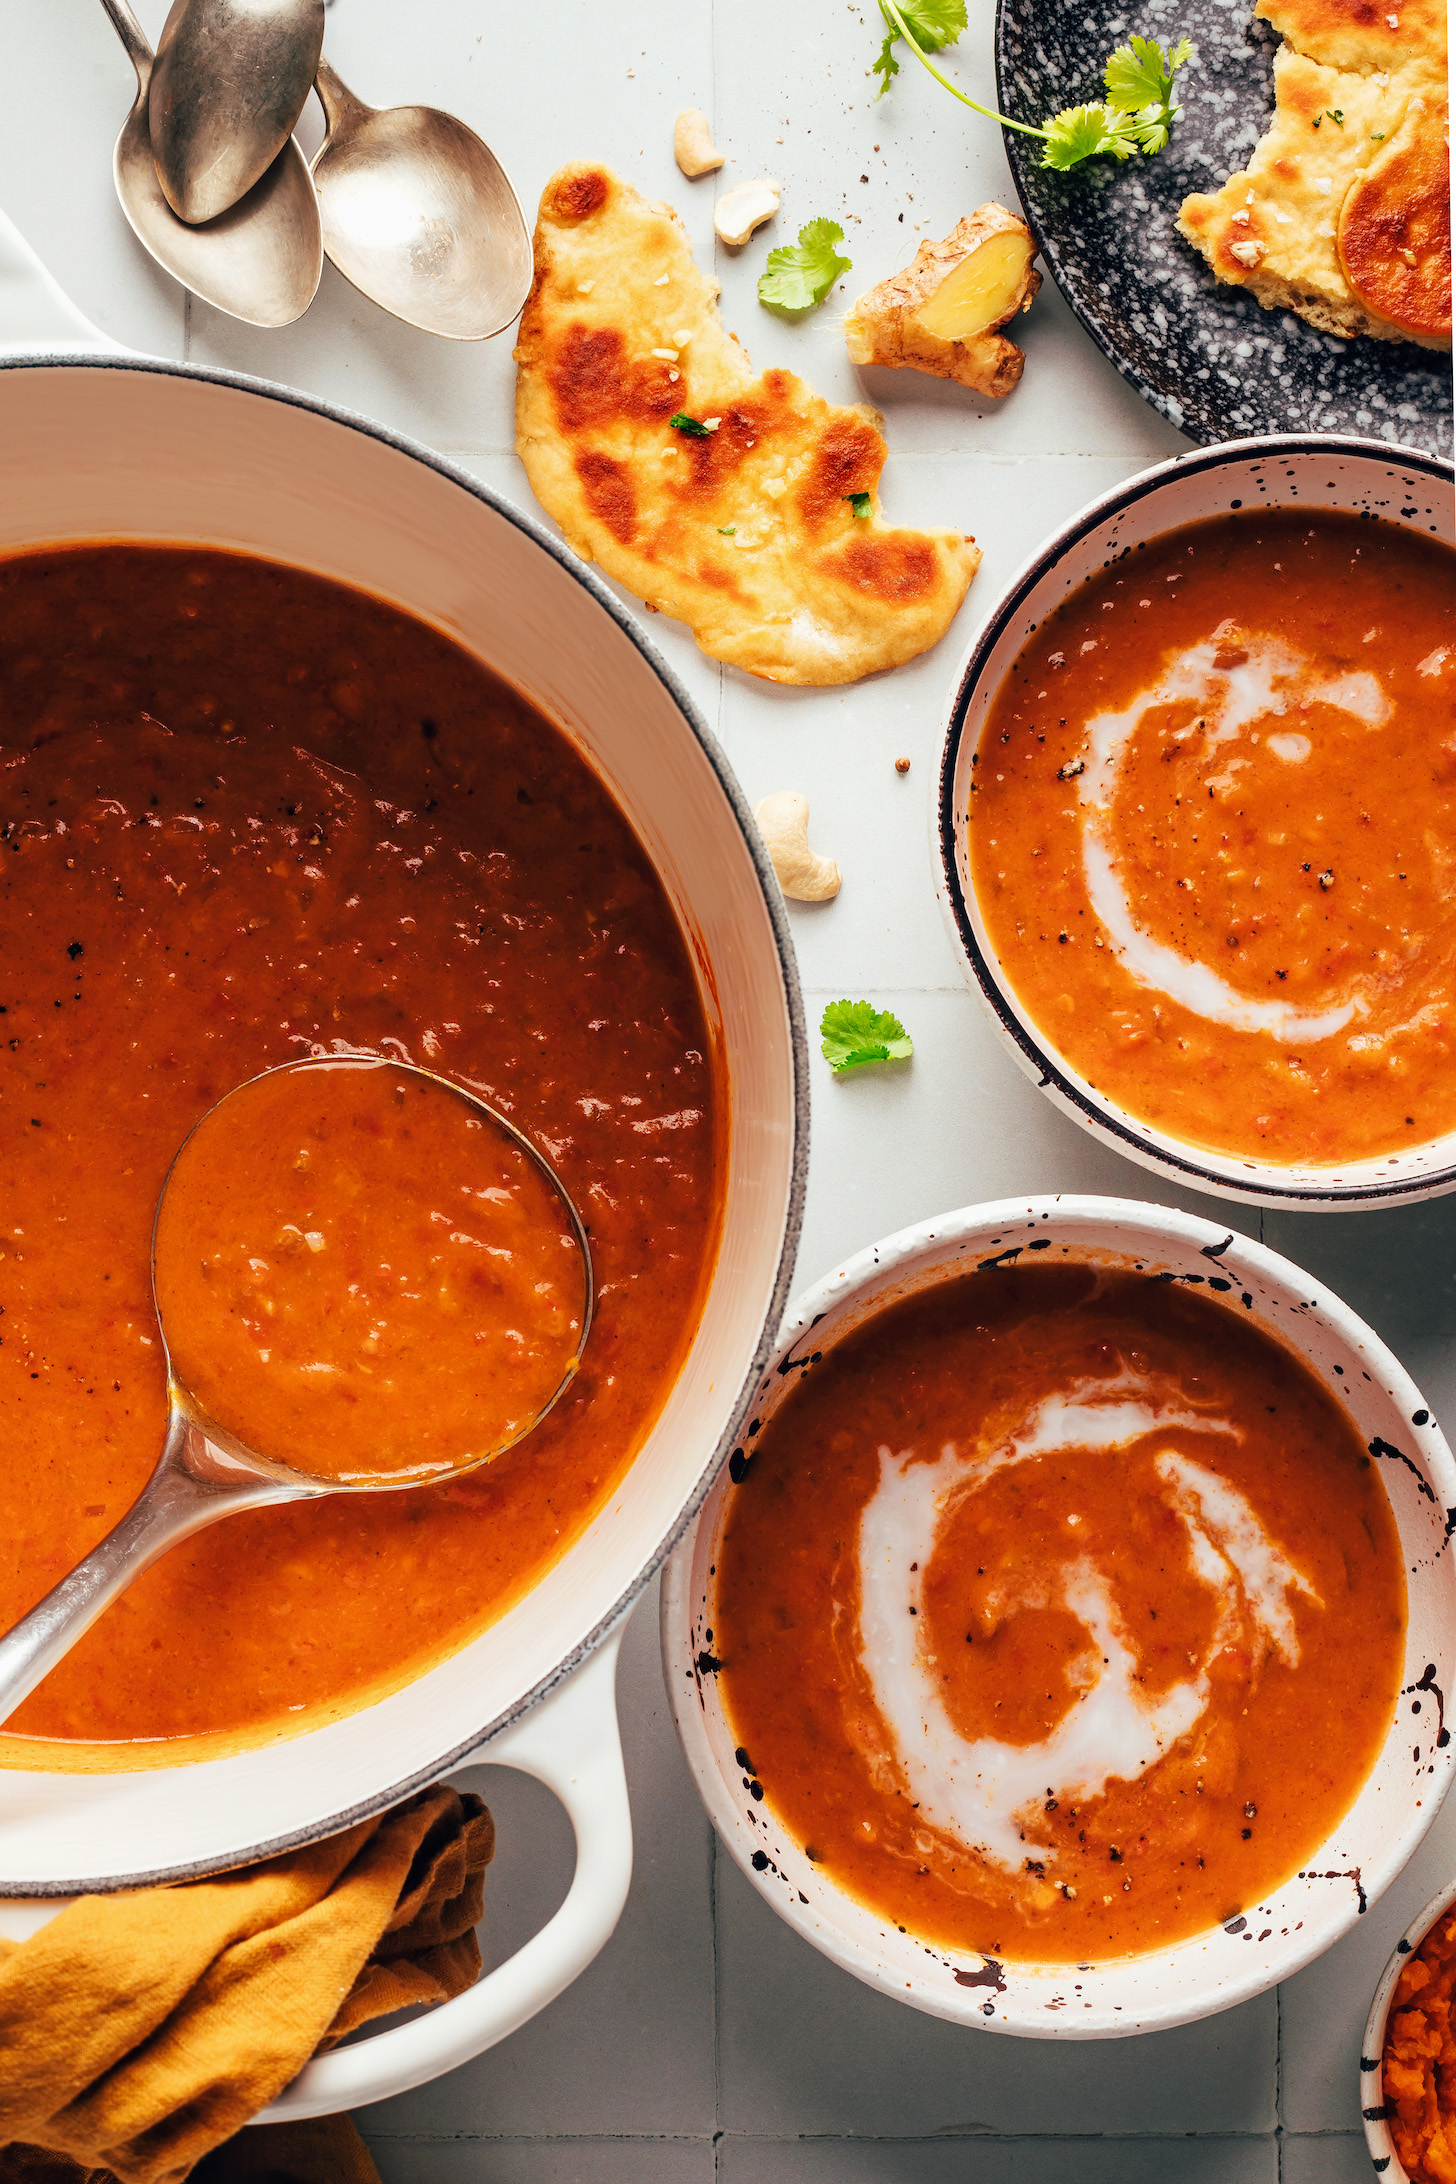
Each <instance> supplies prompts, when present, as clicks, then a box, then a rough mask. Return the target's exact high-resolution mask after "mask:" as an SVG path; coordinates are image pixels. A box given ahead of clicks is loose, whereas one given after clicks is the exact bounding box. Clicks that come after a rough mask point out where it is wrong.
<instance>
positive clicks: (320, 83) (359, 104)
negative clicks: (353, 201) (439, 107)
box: [101, 0, 374, 164]
mask: <svg viewBox="0 0 1456 2184" xmlns="http://www.w3.org/2000/svg"><path fill="white" fill-rule="evenodd" d="M101 4H102V6H103V7H109V6H110V4H111V0H101ZM123 4H124V0H123ZM313 87H314V89H315V91H317V93H318V96H319V105H320V106H321V107H322V108H323V110H324V120H325V121H326V122H327V123H328V131H327V134H326V135H325V138H324V144H325V145H327V143H328V139H329V137H331V136H335V135H337V133H338V132H339V130H340V129H341V128H342V126H343V124H344V123H345V122H357V121H363V120H365V119H366V118H367V116H369V115H370V114H372V113H373V111H374V108H373V107H372V106H366V105H365V104H364V101H363V100H362V99H357V98H355V96H354V94H353V92H352V91H351V90H350V89H349V86H348V85H347V84H346V83H345V81H344V79H343V77H342V76H341V75H340V74H339V73H338V70H337V69H334V68H330V66H329V64H328V62H327V61H326V60H324V58H323V57H322V55H320V57H319V64H318V74H317V75H316V76H315V77H314V80H313ZM314 160H315V164H316V163H317V160H318V154H317V153H315V154H314Z"/></svg>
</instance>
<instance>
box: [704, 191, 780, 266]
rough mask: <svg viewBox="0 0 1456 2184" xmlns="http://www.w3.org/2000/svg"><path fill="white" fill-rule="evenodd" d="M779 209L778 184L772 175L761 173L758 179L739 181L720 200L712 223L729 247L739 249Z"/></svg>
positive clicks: (714, 208)
mask: <svg viewBox="0 0 1456 2184" xmlns="http://www.w3.org/2000/svg"><path fill="white" fill-rule="evenodd" d="M778 209H779V185H778V183H777V182H775V181H774V179H773V177H772V175H766V174H765V175H760V176H759V178H758V180H757V181H756V182H740V183H739V184H738V186H737V188H736V189H731V190H729V191H728V192H727V194H726V195H725V196H723V197H720V198H719V199H718V202H717V204H716V205H715V206H714V207H713V225H714V227H715V228H716V229H717V230H718V234H719V236H720V238H721V239H722V241H724V242H725V243H727V244H728V245H729V247H730V249H733V250H737V249H738V247H739V245H740V244H742V243H746V242H747V241H748V238H749V236H750V235H751V234H752V233H753V231H754V229H755V228H760V227H762V226H763V223H764V221H765V220H771V219H772V218H773V216H774V214H775V213H776V212H777V211H778Z"/></svg>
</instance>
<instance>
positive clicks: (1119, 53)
mask: <svg viewBox="0 0 1456 2184" xmlns="http://www.w3.org/2000/svg"><path fill="white" fill-rule="evenodd" d="M1192 55H1193V48H1192V46H1191V45H1190V44H1189V43H1188V40H1187V39H1186V38H1180V39H1179V41H1178V43H1177V45H1175V46H1174V48H1173V50H1172V52H1171V53H1165V52H1164V51H1163V49H1162V47H1161V46H1160V45H1159V44H1158V41H1157V39H1156V38H1138V37H1132V38H1129V39H1128V42H1127V44H1126V45H1120V46H1118V48H1117V49H1116V51H1115V52H1114V53H1113V55H1112V57H1111V59H1110V60H1109V61H1108V63H1107V66H1106V68H1105V69H1104V70H1103V71H1102V80H1103V82H1104V83H1105V84H1106V86H1107V103H1108V105H1109V106H1112V107H1116V108H1117V109H1118V111H1119V112H1121V113H1124V114H1135V113H1137V112H1138V111H1139V110H1140V109H1141V108H1142V107H1144V106H1158V107H1166V106H1168V105H1169V104H1170V102H1171V99H1172V93H1173V78H1174V77H1175V76H1176V75H1177V73H1178V71H1179V69H1180V68H1181V67H1182V66H1183V63H1184V62H1185V61H1187V60H1190V59H1191V58H1192Z"/></svg>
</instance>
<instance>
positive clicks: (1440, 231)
mask: <svg viewBox="0 0 1456 2184" xmlns="http://www.w3.org/2000/svg"><path fill="white" fill-rule="evenodd" d="M1254 12H1255V14H1256V15H1261V16H1263V17H1265V18H1266V19H1267V20H1268V21H1269V22H1271V23H1272V24H1273V25H1274V27H1275V28H1276V29H1277V30H1278V31H1280V32H1281V34H1282V35H1283V37H1284V40H1285V43H1284V44H1283V45H1282V46H1281V47H1280V49H1279V51H1278V53H1276V55H1275V56H1274V98H1275V104H1274V113H1273V117H1272V119H1271V121H1270V124H1269V128H1268V130H1267V132H1266V133H1265V135H1264V136H1263V137H1262V138H1261V139H1260V141H1259V143H1258V144H1257V146H1256V147H1255V149H1254V152H1253V156H1252V157H1251V158H1250V160H1249V163H1248V166H1247V167H1246V168H1245V169H1243V170H1242V171H1241V172H1239V173H1238V174H1233V175H1230V177H1229V179H1228V181H1227V182H1226V183H1225V184H1224V186H1223V188H1222V189H1221V190H1217V191H1214V192H1212V193H1210V194H1208V195H1199V196H1194V197H1189V198H1185V200H1184V202H1183V206H1182V209H1181V211H1180V213H1179V215H1178V225H1179V227H1180V228H1181V229H1182V231H1183V233H1184V234H1185V235H1186V236H1187V237H1188V240H1189V241H1190V242H1191V243H1193V244H1195V245H1196V246H1197V248H1198V249H1199V250H1200V251H1201V252H1202V253H1203V255H1204V257H1205V258H1206V259H1207V260H1208V263H1209V264H1210V265H1211V266H1212V268H1213V270H1214V272H1215V273H1216V274H1217V275H1218V278H1219V279H1220V280H1221V281H1229V282H1232V283H1234V284H1236V285H1237V286H1239V287H1242V288H1248V289H1250V290H1251V291H1252V292H1253V294H1254V295H1255V296H1257V298H1258V300H1259V302H1260V303H1261V304H1263V305H1264V306H1265V308H1266V309H1275V308H1284V309H1287V310H1291V311H1297V312H1298V313H1299V315H1300V316H1301V317H1302V318H1306V319H1308V320H1309V322H1310V324H1311V325H1313V326H1318V327H1320V328H1321V329H1322V330H1323V331H1324V332H1326V333H1331V334H1339V335H1343V336H1347V337H1348V336H1350V335H1353V334H1368V335H1371V336H1372V337H1373V338H1374V339H1376V340H1377V341H1414V342H1418V343H1419V344H1420V345H1421V346H1422V347H1423V348H1445V347H1446V346H1448V345H1449V343H1450V339H1451V217H1450V156H1449V151H1448V145H1447V139H1448V135H1449V128H1450V121H1449V101H1448V96H1447V88H1446V29H1445V11H1444V8H1443V6H1442V0H1258V5H1257V6H1256V8H1255V11H1254Z"/></svg>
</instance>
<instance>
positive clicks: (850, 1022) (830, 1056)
mask: <svg viewBox="0 0 1456 2184" xmlns="http://www.w3.org/2000/svg"><path fill="white" fill-rule="evenodd" d="M819 1039H820V1051H821V1052H822V1054H823V1056H824V1059H825V1060H826V1061H827V1062H829V1063H830V1064H831V1065H832V1066H833V1069H834V1071H835V1074H836V1075H838V1073H839V1072H840V1071H841V1070H843V1069H858V1068H859V1066H860V1064H861V1063H862V1062H908V1061H909V1059H910V1057H911V1055H912V1054H913V1053H914V1052H915V1048H914V1045H913V1044H912V1042H911V1040H910V1037H909V1035H908V1033H907V1032H906V1030H905V1026H904V1025H903V1024H902V1023H901V1022H900V1019H899V1018H898V1016H892V1015H891V1014H890V1012H889V1010H888V1009H877V1008H874V1007H872V1006H871V1004H870V1003H869V1002H868V1001H831V1002H830V1003H829V1006H828V1007H827V1008H826V1009H825V1011H824V1014H823V1016H822V1017H821V1018H820V1020H819Z"/></svg>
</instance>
